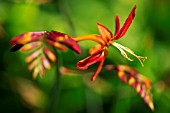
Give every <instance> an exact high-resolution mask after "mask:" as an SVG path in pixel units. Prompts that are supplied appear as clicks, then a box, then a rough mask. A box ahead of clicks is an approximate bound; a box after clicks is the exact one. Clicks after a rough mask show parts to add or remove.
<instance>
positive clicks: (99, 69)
mask: <svg viewBox="0 0 170 113" xmlns="http://www.w3.org/2000/svg"><path fill="white" fill-rule="evenodd" d="M104 60H105V57H102V59H101V60H100V64H99V66H98V67H97V70H96V71H95V73H94V74H93V77H92V79H91V80H92V81H94V80H95V79H96V77H97V76H98V74H99V73H100V71H101V69H102V66H103V63H104Z"/></svg>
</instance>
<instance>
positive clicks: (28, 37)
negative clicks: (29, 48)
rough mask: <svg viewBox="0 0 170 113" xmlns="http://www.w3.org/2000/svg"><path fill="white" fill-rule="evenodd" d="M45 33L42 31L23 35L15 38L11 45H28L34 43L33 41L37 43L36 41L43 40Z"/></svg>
mask: <svg viewBox="0 0 170 113" xmlns="http://www.w3.org/2000/svg"><path fill="white" fill-rule="evenodd" d="M44 33H45V32H44V31H40V32H25V33H23V34H20V35H18V36H15V37H14V38H13V39H12V40H11V41H10V44H11V45H14V44H26V43H28V42H33V41H36V40H39V39H41V38H43V35H44Z"/></svg>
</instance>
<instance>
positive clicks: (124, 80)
mask: <svg viewBox="0 0 170 113" xmlns="http://www.w3.org/2000/svg"><path fill="white" fill-rule="evenodd" d="M117 74H118V77H119V78H120V80H121V81H122V82H123V83H126V81H127V80H126V74H125V73H124V71H117Z"/></svg>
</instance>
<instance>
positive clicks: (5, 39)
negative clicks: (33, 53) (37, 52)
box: [0, 0, 170, 113]
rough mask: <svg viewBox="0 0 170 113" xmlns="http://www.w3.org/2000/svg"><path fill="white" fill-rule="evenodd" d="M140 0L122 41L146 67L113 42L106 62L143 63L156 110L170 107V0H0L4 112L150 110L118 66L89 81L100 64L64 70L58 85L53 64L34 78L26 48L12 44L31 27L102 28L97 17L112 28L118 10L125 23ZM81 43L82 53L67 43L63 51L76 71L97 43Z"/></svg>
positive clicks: (74, 32)
mask: <svg viewBox="0 0 170 113" xmlns="http://www.w3.org/2000/svg"><path fill="white" fill-rule="evenodd" d="M135 4H136V5H137V10H136V17H135V19H134V21H133V23H132V25H131V26H130V28H129V30H128V32H127V33H126V35H125V36H124V37H123V38H122V39H120V40H118V41H117V42H119V43H120V44H122V45H124V46H127V47H129V48H131V49H132V50H134V51H135V53H137V54H138V55H141V56H147V57H148V59H147V60H146V61H145V62H144V64H145V66H144V67H142V66H141V64H140V63H139V61H138V60H137V59H135V61H134V62H130V61H127V60H126V59H124V58H123V57H122V56H121V54H120V52H119V51H118V50H117V49H115V48H110V49H109V55H108V57H107V59H106V62H105V64H104V65H108V64H115V65H118V64H126V65H129V66H132V67H134V68H136V69H137V70H139V71H140V73H142V74H143V75H145V76H146V77H148V78H149V79H151V80H152V94H153V100H154V105H155V111H153V113H170V103H169V102H170V60H169V58H170V53H169V50H170V46H169V43H170V38H169V36H170V7H169V6H170V1H169V0H0V113H44V112H46V113H50V112H51V113H136V112H137V113H144V112H145V113H152V111H151V110H150V109H149V108H148V106H147V105H146V104H145V102H144V101H143V99H142V98H141V97H140V96H139V95H138V94H137V93H136V92H135V90H134V89H131V88H130V87H129V86H128V84H123V83H122V82H121V81H120V80H119V79H118V77H117V75H116V74H115V72H114V71H106V70H104V68H103V70H102V72H101V73H100V74H99V76H98V78H97V80H96V81H94V82H91V81H90V77H91V75H92V74H93V72H94V71H95V69H96V68H97V64H95V65H93V66H90V67H89V69H88V70H85V71H80V72H78V73H71V74H63V75H62V76H60V82H59V86H56V84H54V81H55V73H56V66H55V65H56V64H55V63H52V69H51V70H50V71H46V74H45V77H44V78H40V77H38V78H37V79H36V80H33V79H32V73H31V72H29V71H28V70H27V66H28V64H26V63H25V61H24V59H25V57H26V55H28V54H27V53H20V52H15V53H11V52H10V51H9V50H10V45H9V41H10V40H11V39H12V37H14V36H16V35H19V34H21V33H23V32H26V31H44V30H56V31H60V32H64V33H68V34H70V35H71V36H73V37H75V36H81V35H86V34H94V33H96V34H98V30H97V26H96V22H100V23H102V24H104V25H105V26H106V27H108V28H109V29H110V30H111V31H112V32H113V33H114V30H115V23H114V18H115V15H119V16H120V20H121V25H122V24H123V23H124V21H125V19H126V18H127V16H128V14H129V13H130V11H131V9H132V8H133V6H134V5H135ZM79 44H80V46H81V48H82V54H81V55H77V54H75V53H73V52H72V51H70V50H69V51H68V52H66V53H60V56H59V58H58V60H60V62H62V64H63V66H65V67H67V68H70V69H72V70H74V71H78V70H77V69H76V63H77V62H78V61H79V60H81V59H83V58H85V57H87V56H88V50H89V48H91V47H92V46H94V44H96V43H94V42H91V41H84V42H80V43H79ZM68 56H69V57H68ZM130 57H132V56H130ZM56 87H57V88H56ZM55 89H57V92H55ZM50 103H51V104H50Z"/></svg>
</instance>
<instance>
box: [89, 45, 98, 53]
mask: <svg viewBox="0 0 170 113" xmlns="http://www.w3.org/2000/svg"><path fill="white" fill-rule="evenodd" d="M100 49H101V45H99V44H98V45H95V46H94V47H92V48H91V49H90V50H89V54H90V55H92V54H94V53H96V52H97V51H99V50H100Z"/></svg>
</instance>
